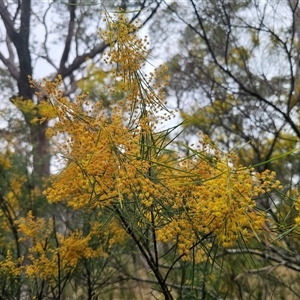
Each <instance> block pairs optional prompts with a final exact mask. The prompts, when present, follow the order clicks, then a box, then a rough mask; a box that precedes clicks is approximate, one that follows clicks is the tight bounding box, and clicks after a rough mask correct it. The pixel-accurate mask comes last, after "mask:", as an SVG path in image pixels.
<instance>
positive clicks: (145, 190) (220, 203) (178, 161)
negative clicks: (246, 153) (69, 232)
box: [23, 14, 276, 266]
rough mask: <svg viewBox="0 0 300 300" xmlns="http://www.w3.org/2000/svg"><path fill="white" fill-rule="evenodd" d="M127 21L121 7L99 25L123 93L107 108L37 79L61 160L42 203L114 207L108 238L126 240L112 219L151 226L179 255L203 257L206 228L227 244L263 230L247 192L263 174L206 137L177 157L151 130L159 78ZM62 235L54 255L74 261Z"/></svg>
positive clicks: (83, 246)
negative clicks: (146, 72)
mask: <svg viewBox="0 0 300 300" xmlns="http://www.w3.org/2000/svg"><path fill="white" fill-rule="evenodd" d="M135 26H136V25H132V24H128V21H127V19H126V18H125V17H124V15H123V14H119V19H118V21H113V22H111V23H110V27H109V31H107V32H104V33H103V32H102V33H101V34H102V36H103V37H104V38H105V40H106V42H110V43H111V42H114V45H113V46H112V48H111V50H110V52H109V53H108V54H107V61H108V62H109V63H114V64H116V65H117V69H116V80H117V79H118V80H120V82H123V83H124V84H123V86H122V90H123V92H125V93H126V94H127V96H126V101H124V102H123V103H120V104H116V105H113V106H112V107H111V114H110V116H107V115H106V114H105V110H104V109H103V107H102V105H101V103H96V104H91V103H90V101H88V99H87V98H85V97H78V99H77V101H75V102H72V103H69V102H67V101H66V99H64V98H63V97H62V94H61V93H60V92H59V91H58V85H59V80H58V81H56V82H54V83H49V82H47V81H46V82H45V83H44V85H43V87H42V88H43V89H44V91H45V92H46V94H47V95H49V99H51V105H52V106H53V107H54V110H55V115H56V116H57V122H56V124H55V125H54V127H53V128H51V130H49V132H48V134H49V136H51V137H54V136H55V135H58V136H59V138H58V139H57V141H58V142H59V143H58V145H57V151H59V152H60V153H61V154H62V155H63V156H64V157H65V158H66V161H67V165H66V168H65V169H64V170H63V171H62V172H61V173H60V174H58V175H56V176H54V177H53V183H52V186H51V188H49V189H47V190H46V191H45V194H46V196H47V198H48V201H50V202H64V203H66V204H67V205H68V206H70V207H72V208H73V209H85V210H86V211H93V210H95V209H97V210H100V211H103V212H104V211H111V212H115V213H116V215H115V216H114V217H113V218H111V221H110V222H109V221H108V223H109V226H108V227H107V228H108V229H107V230H111V231H112V235H114V234H115V236H113V237H111V239H110V244H111V245H112V244H114V243H115V242H117V241H118V240H119V239H122V238H124V235H122V234H120V231H121V229H122V227H121V226H120V224H122V225H123V227H124V228H123V230H124V232H127V233H129V234H132V232H134V234H139V233H140V236H141V237H142V236H143V234H144V232H146V230H148V229H149V228H152V230H153V231H154V232H155V236H156V238H157V240H158V241H160V242H165V243H169V242H173V243H175V244H176V245H177V247H178V251H179V253H180V254H181V255H182V257H183V259H190V258H191V257H190V250H191V249H194V250H195V251H196V257H197V261H201V256H202V255H203V253H204V252H203V249H202V248H201V246H200V245H201V242H203V241H204V240H206V238H207V237H208V236H210V235H212V236H216V237H217V238H218V240H219V242H220V244H221V245H222V246H224V247H228V246H231V245H232V244H233V243H234V242H235V241H236V240H237V238H238V237H239V236H241V235H242V236H243V238H244V239H247V238H249V237H250V236H251V232H253V231H258V230H260V229H262V228H263V223H264V216H262V215H260V214H259V213H257V212H256V211H255V202H254V201H253V199H254V197H255V196H257V195H258V194H259V193H265V192H268V191H269V189H271V188H273V187H275V186H276V183H275V185H274V178H273V175H272V174H271V173H268V174H267V173H266V174H262V175H258V174H255V173H253V171H252V170H251V169H246V168H242V167H240V166H239V165H238V164H237V163H236V160H235V157H234V156H233V155H231V154H228V155H226V154H224V153H221V152H220V151H218V150H217V149H214V148H213V146H212V145H211V144H210V142H209V141H208V140H207V138H203V139H202V140H201V142H200V143H199V145H198V146H197V147H195V148H193V147H191V148H190V149H189V150H190V152H191V153H192V155H191V156H182V155H181V152H180V151H176V150H175V149H176V147H175V143H174V144H173V143H172V141H171V140H170V139H169V136H168V133H169V131H158V130H157V129H156V123H157V122H159V120H165V119H168V118H169V117H170V113H169V112H168V111H167V110H165V116H164V117H163V119H160V118H159V117H158V116H157V115H155V114H154V113H153V112H157V111H161V110H162V109H163V108H164V104H163V102H161V97H163V94H159V95H157V94H156V93H155V92H154V90H155V89H158V90H160V89H161V88H162V87H163V86H162V84H161V83H157V84H156V86H155V87H154V88H153V87H151V86H150V83H149V82H152V83H153V84H154V85H155V82H158V81H159V80H154V78H156V76H157V73H155V74H156V75H155V74H152V75H150V76H149V77H145V76H144V77H141V73H140V68H141V67H142V65H143V63H144V61H145V59H146V53H147V51H146V48H145V46H144V45H145V43H146V42H145V40H143V39H138V38H137V37H136V35H135V34H134V31H135V30H136V27H135ZM158 73H160V74H161V75H163V71H162V70H161V71H160V72H158ZM145 78H146V79H145ZM145 82H146V83H145ZM162 82H164V80H162ZM125 104H126V105H125ZM120 106H122V109H120ZM51 110H53V108H51ZM149 110H151V111H152V113H149ZM51 115H54V113H53V112H52V111H51ZM126 119H127V121H126ZM128 120H129V121H128ZM124 220H125V221H124ZM126 222H128V224H130V226H131V230H129V229H128V224H127V223H126ZM23 231H24V230H23ZM70 238H71V237H70ZM72 238H73V239H74V240H75V241H76V242H74V245H76V248H78V251H79V252H78V253H82V255H84V254H83V252H86V253H89V252H88V251H87V245H88V242H89V238H88V237H80V236H77V237H76V238H75V237H72ZM81 239H82V241H80V240H81ZM81 242H82V243H81ZM60 243H61V245H62V247H63V246H64V245H66V247H67V248H66V249H68V250H65V251H63V250H61V251H63V252H61V253H62V255H63V256H65V257H70V256H73V257H74V261H73V260H71V263H70V265H71V266H74V265H75V264H76V260H77V258H78V257H79V254H78V253H77V250H75V248H72V247H71V245H70V244H69V241H68V240H65V241H61V242H60ZM194 254H195V253H194ZM89 255H92V254H89Z"/></svg>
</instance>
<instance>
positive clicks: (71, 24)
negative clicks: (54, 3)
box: [59, 0, 77, 70]
mask: <svg viewBox="0 0 300 300" xmlns="http://www.w3.org/2000/svg"><path fill="white" fill-rule="evenodd" d="M76 7H77V6H76V0H71V1H70V5H69V11H70V21H69V28H68V34H67V38H66V41H65V48H64V51H63V54H62V56H61V60H60V64H59V70H63V69H64V68H65V65H66V62H67V61H68V57H69V53H70V48H71V42H72V38H73V36H74V28H75V16H76V15H75V10H76Z"/></svg>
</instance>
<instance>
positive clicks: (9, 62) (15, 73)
mask: <svg viewBox="0 0 300 300" xmlns="http://www.w3.org/2000/svg"><path fill="white" fill-rule="evenodd" d="M0 60H1V61H2V62H3V64H4V65H5V66H6V67H7V69H8V71H9V73H10V75H11V76H12V77H13V78H14V79H15V80H18V79H19V75H20V74H19V70H18V69H17V67H16V65H15V64H14V62H13V60H12V59H11V58H5V57H4V55H3V54H2V53H1V52H0Z"/></svg>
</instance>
